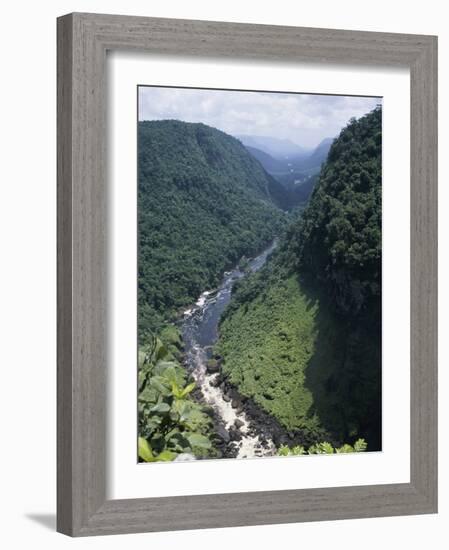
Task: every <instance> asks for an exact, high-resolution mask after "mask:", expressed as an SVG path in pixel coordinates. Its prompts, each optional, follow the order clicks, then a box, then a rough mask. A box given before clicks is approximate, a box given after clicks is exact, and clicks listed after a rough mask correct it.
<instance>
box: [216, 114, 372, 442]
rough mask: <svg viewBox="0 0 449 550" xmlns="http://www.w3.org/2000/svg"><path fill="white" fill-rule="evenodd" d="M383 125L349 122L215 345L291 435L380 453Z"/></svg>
mask: <svg viewBox="0 0 449 550" xmlns="http://www.w3.org/2000/svg"><path fill="white" fill-rule="evenodd" d="M381 118H382V115H381V110H380V109H376V110H374V111H373V112H371V113H370V114H368V115H366V116H365V117H362V118H361V119H360V120H358V121H355V120H351V121H350V123H349V125H348V126H347V128H345V129H344V130H343V131H342V132H341V134H340V136H339V137H338V138H337V139H336V140H335V141H334V143H333V145H332V147H331V149H330V152H329V157H328V161H327V163H326V164H325V165H324V166H323V168H322V171H321V175H320V178H319V182H318V184H317V186H316V188H315V190H314V192H313V195H312V198H311V200H310V203H309V205H308V206H307V207H306V208H305V209H304V211H303V213H302V215H301V216H298V218H297V220H296V221H294V222H293V223H292V224H291V225H290V226H289V227H288V228H287V231H286V233H285V235H284V236H283V237H282V238H281V239H280V243H279V247H278V250H277V251H276V253H275V254H274V255H273V256H272V258H271V260H269V262H268V263H267V265H266V266H265V268H264V269H262V270H261V271H260V272H258V273H256V274H254V275H250V276H249V277H247V278H246V279H245V280H243V281H242V282H241V283H239V284H238V285H237V286H236V288H235V293H234V295H233V299H232V300H231V303H230V305H229V306H228V308H227V310H226V311H225V315H224V319H223V321H222V323H221V326H220V339H219V342H218V344H217V347H216V349H217V352H218V353H220V355H222V356H223V358H224V362H223V370H224V371H225V372H226V373H228V374H229V375H230V378H231V381H232V382H233V383H234V384H236V385H237V386H238V388H239V390H240V391H241V392H242V393H243V394H244V395H248V396H249V397H252V398H253V399H254V401H256V403H258V404H259V405H260V406H261V407H262V408H264V409H265V410H266V411H268V412H269V413H271V414H273V415H274V416H275V417H276V418H277V419H278V420H279V421H280V422H281V423H282V424H283V425H284V426H285V427H287V428H288V429H300V430H302V431H303V433H304V434H305V435H306V436H308V437H309V441H315V442H319V441H323V440H324V439H329V440H331V441H345V440H348V439H352V438H355V437H357V435H360V436H362V437H364V438H366V439H367V440H368V441H370V448H371V449H372V450H377V449H380V445H381V437H380V435H381V433H380V432H381V391H380V388H381V295H380V292H381ZM317 449H319V448H317ZM339 449H342V450H341V451H339V452H344V446H343V447H339ZM351 452H352V451H351Z"/></svg>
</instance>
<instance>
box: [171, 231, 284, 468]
mask: <svg viewBox="0 0 449 550" xmlns="http://www.w3.org/2000/svg"><path fill="white" fill-rule="evenodd" d="M275 247H276V241H275V242H273V243H272V244H271V245H270V246H269V247H268V248H266V249H265V250H264V251H263V252H262V253H261V254H259V255H258V256H256V257H255V258H253V259H252V260H250V261H249V262H248V264H247V265H246V267H245V271H242V270H241V269H240V268H239V267H235V268H234V269H233V270H232V271H227V272H225V274H224V276H223V280H222V282H221V284H220V286H219V287H218V288H217V289H214V290H210V291H205V292H203V293H202V294H201V296H200V297H199V299H198V301H197V302H196V304H195V305H194V306H193V307H191V308H190V309H188V310H186V311H185V312H184V319H183V322H182V327H181V330H182V335H183V340H184V344H185V364H186V367H187V369H188V370H189V372H190V373H191V374H192V376H193V378H194V380H195V382H196V385H197V387H198V388H199V389H200V390H201V394H202V399H203V400H204V401H205V402H206V403H207V404H208V405H209V406H211V407H212V408H213V409H214V412H215V417H216V420H218V423H219V425H220V426H219V430H218V433H219V434H221V436H222V438H223V439H224V440H225V442H226V445H227V446H228V448H229V447H231V449H232V454H231V455H230V456H235V457H236V458H251V457H255V456H272V455H273V454H274V453H275V451H276V449H275V446H274V444H273V441H272V440H271V439H270V438H266V437H265V438H261V436H260V434H258V433H257V429H256V428H255V426H254V425H253V423H252V419H251V418H250V417H249V416H248V414H247V412H245V411H244V410H243V408H242V407H241V406H239V405H238V403H236V400H235V399H230V397H229V395H227V394H226V393H225V391H224V386H223V383H221V384H219V382H220V376H221V374H220V372H216V373H209V372H208V370H207V361H208V359H209V358H210V357H211V354H212V346H213V345H214V344H215V343H216V341H217V338H218V325H219V321H220V317H221V315H222V313H223V311H224V309H225V307H226V306H227V305H228V303H229V301H230V299H231V293H232V287H233V286H234V283H235V282H236V281H237V280H238V279H241V278H243V277H245V276H246V274H247V273H250V272H252V273H254V272H256V271H258V270H259V269H260V268H261V267H262V266H263V265H264V264H265V262H266V260H267V258H268V256H269V254H270V253H271V252H272V251H273V250H274V248H275ZM225 456H226V455H225ZM228 456H229V455H228Z"/></svg>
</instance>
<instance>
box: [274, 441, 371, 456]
mask: <svg viewBox="0 0 449 550" xmlns="http://www.w3.org/2000/svg"><path fill="white" fill-rule="evenodd" d="M367 449H368V445H367V443H366V441H365V440H364V439H362V438H360V439H357V441H356V442H355V443H354V445H349V444H348V443H345V444H344V445H342V446H341V447H334V446H333V445H332V444H331V443H329V442H327V441H321V442H319V443H315V444H314V445H311V446H310V447H309V448H308V449H306V448H305V447H303V446H302V445H295V446H294V447H288V446H287V445H281V446H280V447H279V449H278V452H277V454H278V456H301V455H307V454H308V455H331V454H334V453H336V454H347V453H362V452H364V451H366V450H367Z"/></svg>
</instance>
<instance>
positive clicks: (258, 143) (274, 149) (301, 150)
mask: <svg viewBox="0 0 449 550" xmlns="http://www.w3.org/2000/svg"><path fill="white" fill-rule="evenodd" d="M235 137H236V138H237V139H238V140H240V141H241V142H242V143H243V145H245V147H254V148H255V149H260V150H261V151H264V152H265V153H267V154H268V155H270V156H272V157H275V158H277V159H279V160H284V161H285V160H288V159H292V158H298V159H299V158H306V157H308V156H309V155H310V154H311V153H312V150H311V149H307V148H305V147H300V146H299V145H297V144H296V143H293V141H291V140H289V139H278V138H273V137H269V136H249V135H238V136H235Z"/></svg>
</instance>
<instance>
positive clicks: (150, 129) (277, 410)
mask: <svg viewBox="0 0 449 550" xmlns="http://www.w3.org/2000/svg"><path fill="white" fill-rule="evenodd" d="M436 511H437V39H436V37H433V36H422V35H403V34H386V33H372V32H359V31H344V30H329V29H308V28H298V27H277V26H267V25H247V24H234V23H232V24H231V23H215V22H208V21H187V20H173V19H156V18H142V17H128V16H118V15H99V14H80V13H75V14H69V15H66V16H63V17H61V18H59V19H58V511H57V512H58V513H57V517H58V521H57V523H58V531H60V532H62V533H65V534H68V535H71V536H86V535H101V534H115V533H131V532H142V531H164V530H179V529H197V528H213V527H229V526H243V525H261V524H269V523H288V522H302V521H317V520H331V519H345V518H363V517H376V516H393V515H405V514H424V513H435V512H436Z"/></svg>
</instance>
